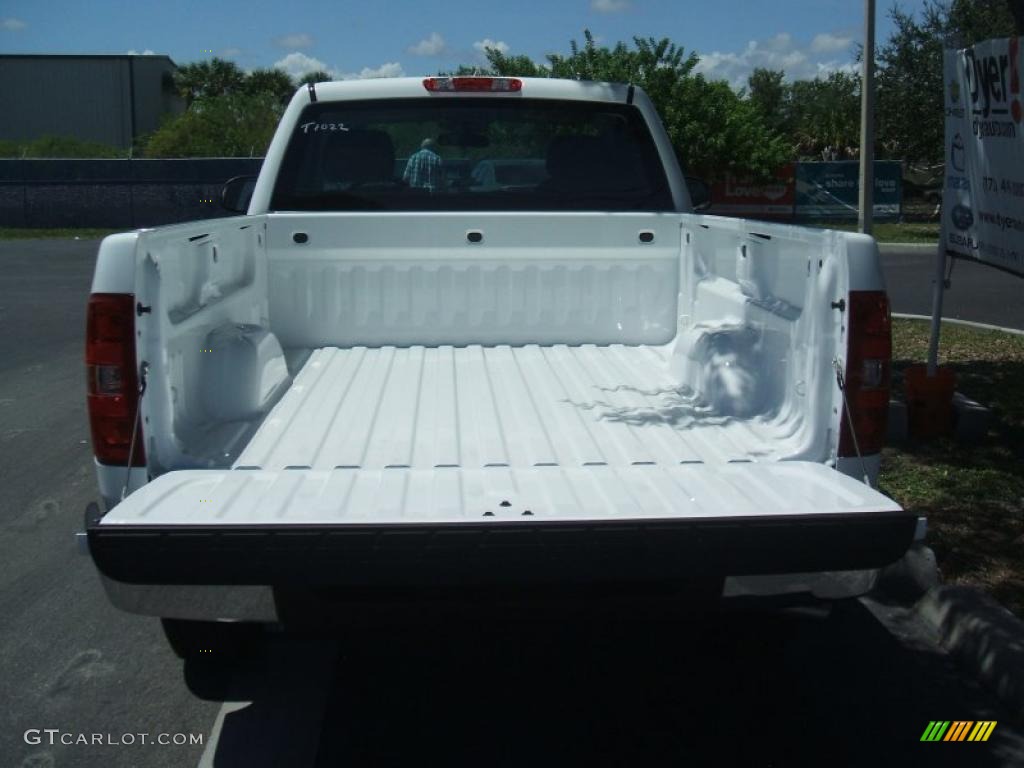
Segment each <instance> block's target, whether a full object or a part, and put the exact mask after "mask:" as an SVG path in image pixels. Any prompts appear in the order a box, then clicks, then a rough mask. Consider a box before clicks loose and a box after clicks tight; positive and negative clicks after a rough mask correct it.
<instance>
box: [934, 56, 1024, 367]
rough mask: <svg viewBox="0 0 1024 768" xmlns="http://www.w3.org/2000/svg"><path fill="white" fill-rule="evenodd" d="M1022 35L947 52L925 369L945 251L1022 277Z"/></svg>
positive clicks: (936, 325)
mask: <svg viewBox="0 0 1024 768" xmlns="http://www.w3.org/2000/svg"><path fill="white" fill-rule="evenodd" d="M1022 48H1024V46H1022V45H1021V38H1019V37H1013V38H1006V39H1001V40H987V41H985V42H984V43H978V44H977V45H975V46H973V47H971V48H964V49H961V50H947V51H946V53H945V66H944V81H945V92H946V178H945V185H944V187H945V191H944V193H943V197H942V234H941V239H940V242H939V252H938V254H937V257H936V273H935V289H934V292H933V307H932V338H931V344H930V346H929V350H928V373H929V375H934V372H935V364H936V360H937V358H938V344H939V320H940V318H941V315H942V292H943V288H944V283H945V274H944V273H945V264H946V257H947V256H949V257H951V258H955V259H970V260H972V261H978V262H982V263H984V264H989V265H991V266H993V267H998V268H999V269H1002V270H1005V271H1007V272H1011V273H1013V274H1016V275H1020V276H1024V122H1022V121H1024V93H1022V87H1024V61H1022V57H1021V49H1022Z"/></svg>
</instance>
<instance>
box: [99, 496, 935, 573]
mask: <svg viewBox="0 0 1024 768" xmlns="http://www.w3.org/2000/svg"><path fill="white" fill-rule="evenodd" d="M916 522H917V518H916V516H915V515H912V514H908V513H906V512H882V513H866V514H849V515H842V514H833V515H818V516H813V517H812V516H801V517H788V518H781V517H780V518H717V519H700V520H694V519H689V520H622V521H608V520H602V521H599V522H595V521H580V522H571V521H563V522H557V521H550V522H549V521H530V522H525V521H524V522H504V521H493V522H487V523H476V522H474V523H444V524H388V525H362V524H344V525H315V526H310V525H305V526H302V525H265V526H244V527H243V526H220V527H213V526H146V525H103V524H102V523H99V522H93V523H92V524H90V525H89V526H88V529H87V533H88V537H89V548H90V551H91V553H92V557H93V559H94V561H95V562H96V565H97V567H98V568H99V570H100V571H101V572H102V573H103V574H104V575H105V576H107V577H109V578H111V579H114V580H115V581H120V582H125V583H129V584H189V585H197V584H223V585H241V584H259V585H271V586H284V585H323V586H399V587H400V586H409V585H416V586H429V585H451V584H481V585H484V584H543V583H567V582H568V583H593V582H602V581H624V580H626V581H629V580H636V581H649V580H660V579H674V578H692V577H693V576H694V575H695V574H711V573H717V574H721V575H743V574H766V573H804V572H815V571H839V570H858V569H866V568H879V567H882V566H885V565H888V564H889V563H891V562H894V561H895V560H898V559H899V558H900V557H901V556H902V555H903V553H904V552H906V550H907V548H908V547H909V546H910V544H911V541H912V539H913V535H914V530H915V526H916Z"/></svg>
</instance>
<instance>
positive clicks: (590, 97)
mask: <svg viewBox="0 0 1024 768" xmlns="http://www.w3.org/2000/svg"><path fill="white" fill-rule="evenodd" d="M629 91H630V89H629V88H628V87H627V86H620V85H609V84H596V83H580V82H567V81H553V80H531V79H525V80H524V81H523V90H522V94H521V96H510V95H508V94H494V95H489V96H488V98H495V99H509V98H520V97H530V98H544V99H547V98H551V99H562V100H566V99H568V100H580V101H605V102H614V103H620V104H621V103H625V102H626V99H627V96H628V94H629ZM316 94H317V100H318V101H320V102H331V101H345V100H366V99H374V100H376V99H390V98H394V99H406V98H422V99H426V98H434V99H447V98H456V99H457V98H460V95H459V94H428V93H427V92H426V91H425V89H424V88H423V85H422V81H421V80H419V79H411V78H406V79H396V80H388V81H372V82H370V81H364V82H359V81H353V82H345V83H325V84H318V85H317V86H316ZM473 96H474V97H479V96H480V94H473ZM633 103H634V105H635V106H636V108H637V109H638V110H640V112H641V113H642V114H643V116H644V118H645V120H646V122H647V124H648V126H649V127H650V130H651V132H652V135H653V137H654V141H655V144H656V147H657V151H658V154H659V156H660V158H661V161H662V164H663V165H664V168H665V171H666V175H667V178H668V182H669V186H670V189H671V193H672V199H673V204H674V208H675V210H672V211H665V212H660V213H645V212H636V213H585V212H571V211H570V212H551V213H537V212H522V211H520V212H473V211H463V212H429V213H424V212H419V213H413V212H386V211H385V212H377V211H363V212H351V211H346V212H333V211H332V212H281V213H278V212H274V211H271V210H270V200H271V196H272V192H273V186H274V183H275V180H276V177H277V174H278V172H279V169H280V165H281V162H282V158H283V156H284V152H285V149H286V146H287V144H288V141H289V140H290V138H291V136H292V134H293V132H294V130H295V129H296V124H297V122H298V120H299V117H300V115H301V113H302V111H303V109H304V108H305V107H306V106H308V105H309V104H310V93H309V89H307V88H305V87H303V88H301V89H300V90H299V91H298V92H297V93H296V95H295V96H294V98H293V99H292V101H291V103H290V104H289V106H288V108H287V110H286V112H285V115H284V117H283V119H282V121H281V124H280V126H279V128H278V131H277V133H276V134H275V137H274V140H273V142H272V143H271V146H270V149H269V151H268V153H267V157H266V160H265V162H264V165H263V168H262V171H261V173H260V176H259V180H258V182H257V184H256V187H255V191H254V194H253V198H252V201H251V204H250V208H249V212H248V215H246V216H238V217H232V218H226V219H216V220H209V221H200V222H191V223H186V224H181V225H175V226H171V227H161V228H158V229H153V230H142V231H139V232H136V233H127V234H123V235H115V236H112V237H109V238H107V239H105V240H104V242H103V244H102V245H101V248H100V254H99V259H98V262H97V268H96V275H95V277H94V281H93V291H94V292H108V293H132V294H135V296H136V298H137V300H138V301H140V302H141V303H143V304H145V305H147V306H150V307H151V308H152V310H151V312H149V313H148V314H145V315H143V316H141V317H138V318H136V327H137V338H138V343H137V349H136V351H137V357H138V359H139V360H140V361H141V360H145V361H146V362H147V363H148V365H149V380H148V387H147V390H146V394H145V396H144V397H143V399H142V417H143V428H142V431H143V434H144V440H145V450H146V456H147V462H148V467H147V468H146V469H145V470H141V469H137V470H133V472H132V473H131V481H132V482H131V486H130V490H134V489H135V488H136V487H137V486H138V485H139V484H141V483H143V482H144V481H145V479H146V477H147V476H148V477H149V478H153V479H155V482H151V483H150V484H149V485H148V486H145V487H143V488H142V490H141V491H137V492H135V493H132V494H131V495H130V496H129V497H128V498H127V499H126V500H125V501H124V502H123V503H120V504H117V501H118V499H117V498H112V497H111V495H112V494H113V493H119V490H120V487H121V486H119V485H118V480H117V478H118V470H120V478H121V482H122V483H123V478H124V477H125V476H126V473H125V470H124V468H109V467H102V466H98V468H97V470H98V473H99V476H100V486H101V491H102V493H103V496H104V499H105V500H106V502H107V505H108V507H110V506H113V505H114V504H117V505H116V506H115V507H114V511H113V512H111V513H110V514H109V515H108V516H107V517H106V518H104V520H103V521H101V523H100V524H99V526H98V528H99V529H100V530H101V531H102V530H103V529H104V528H107V529H108V530H110V529H112V528H115V527H116V528H118V529H125V528H127V529H130V528H131V527H132V526H133V525H141V526H153V525H156V526H161V525H163V526H171V527H172V528H173V527H174V526H176V525H182V524H185V525H190V526H199V527H200V528H203V527H206V528H209V529H210V530H214V529H216V530H217V531H221V532H223V531H230V530H231V528H232V527H233V526H234V527H238V526H251V525H256V526H259V525H264V524H268V521H273V522H274V524H275V525H277V526H282V525H284V526H287V525H291V524H302V525H307V526H308V525H327V524H330V525H342V526H343V525H346V524H350V523H358V524H359V525H371V526H377V527H378V528H379V529H380V530H381V531H383V530H386V529H387V526H388V525H392V524H397V523H411V524H415V525H421V524H422V525H428V524H429V525H437V524H445V525H459V524H460V521H462V520H465V519H468V517H469V516H472V517H473V518H474V519H476V516H477V515H478V514H480V513H482V512H483V511H484V510H485V508H487V509H490V508H491V506H492V505H493V504H497V505H498V509H499V511H500V509H501V505H500V502H501V501H506V502H508V503H509V504H512V503H513V500H516V503H517V504H518V502H519V501H520V500H521V501H522V502H523V503H522V504H519V506H524V505H528V506H526V507H525V508H526V509H530V510H531V514H532V509H534V508H536V509H538V510H542V512H541V513H540V515H541V516H542V517H543V518H544V519H547V520H563V521H568V522H572V523H580V522H585V523H587V524H592V525H594V526H596V527H598V528H599V527H600V526H601V524H602V521H606V520H610V519H615V518H623V519H626V520H641V521H647V522H651V521H666V522H670V521H678V520H685V519H693V520H714V519H718V520H724V519H730V520H736V521H739V523H738V524H744V521H751V520H754V519H757V518H758V517H760V518H763V519H765V520H768V519H769V518H770V520H771V521H783V520H799V519H800V518H804V517H806V518H809V519H810V518H814V519H820V518H822V517H832V518H835V519H842V518H843V516H844V515H853V514H855V515H867V516H868V517H869V518H870V517H871V516H883V517H884V516H886V515H894V514H898V513H899V512H900V510H899V508H898V507H897V506H896V505H894V504H893V502H891V500H889V499H886V498H885V497H883V496H882V495H881V494H879V493H877V491H874V490H872V489H870V488H868V487H866V486H863V485H859V486H858V485H856V484H855V483H853V481H852V480H850V479H849V478H848V477H844V476H842V475H840V473H839V472H836V471H835V470H833V469H831V468H830V467H834V466H836V464H837V459H836V448H837V444H838V434H839V426H840V415H841V410H842V399H841V394H840V393H839V390H838V387H837V385H836V379H835V374H834V370H833V360H834V359H838V360H839V361H840V363H841V364H845V357H846V352H845V350H846V348H847V344H848V334H849V329H848V328H847V327H846V324H845V322H844V315H843V313H841V312H838V311H836V309H835V308H834V307H833V302H836V301H837V300H838V299H841V298H843V297H846V296H847V295H848V294H849V292H850V291H863V290H882V289H883V287H884V286H883V281H882V274H881V267H880V263H879V258H878V249H877V246H876V245H875V242H874V241H873V240H872V239H871V238H870V237H866V236H861V235H852V234H847V233H840V232H832V231H821V230H812V229H807V228H802V227H795V226H789V225H781V224H772V223H762V222H752V221H744V220H738V219H729V218H721V217H716V216H704V215H699V214H695V213H693V212H692V211H691V206H690V202H689V197H688V194H687V192H686V188H685V182H684V178H683V175H682V171H681V170H680V168H679V166H678V163H677V162H676V159H675V156H674V153H673V150H672V147H671V145H670V143H669V141H668V137H667V135H666V134H665V131H664V129H663V128H662V125H661V123H660V120H659V119H658V117H657V114H656V112H655V110H654V107H653V105H652V104H651V102H650V100H649V99H648V97H647V96H646V94H644V93H643V91H642V90H641V89H633ZM469 232H474V233H478V234H479V235H480V237H479V238H478V239H477V240H476V241H471V240H468V238H467V233H469ZM300 233H301V235H302V237H300V238H297V237H296V235H297V234H300ZM641 234H643V235H644V236H643V237H641V236H640V235H641ZM225 345H228V346H229V347H230V349H229V350H227V351H228V352H230V355H229V357H230V360H228V359H227V358H225V359H224V360H219V359H218V360H214V358H213V357H212V356H215V355H217V354H218V351H220V352H225V350H226V349H227V348H226V347H225ZM838 464H839V468H840V469H841V470H842V471H843V472H844V473H848V474H850V475H852V476H854V477H858V478H859V477H860V476H861V475H862V472H861V470H862V464H861V462H859V461H856V462H854V461H851V460H848V459H843V460H839V461H838ZM877 466H878V463H877V457H868V459H867V467H868V474H869V475H872V476H874V475H876V474H877ZM794 494H795V495H794ZM517 508H518V507H517ZM182 567H183V568H187V567H188V564H185V563H183V564H182ZM726 575H728V574H726ZM750 578H751V577H747V580H748V582H749V579H750ZM808 578H809V577H807V578H805V575H804V574H801V578H800V583H801V584H803V583H805V582H806V581H808ZM108 581H110V580H109V579H108ZM871 581H872V579H871V578H870V577H866V578H858V579H855V580H853V581H849V582H845V583H857V584H861V585H865V584H867V585H869V584H870V583H871ZM765 583H766V584H769V583H774V582H765ZM250 586H251V585H250ZM191 588H193V589H194V588H196V587H195V586H194V585H193V587H191ZM865 588H866V587H865ZM145 589H149V590H150V591H149V592H145V590H143V592H138V591H137V590H133V588H131V587H130V586H127V585H125V584H120V585H119V586H118V587H117V588H116V589H114V588H113V587H111V595H112V597H113V596H114V595H115V594H116V595H117V597H116V599H117V601H118V604H119V605H121V606H123V607H126V608H127V609H128V610H134V611H138V612H143V613H156V614H160V613H161V607H160V606H161V604H163V605H164V606H170V605H171V604H174V605H177V606H179V607H177V608H174V609H173V611H172V609H171V608H169V607H168V608H166V612H165V613H164V615H179V616H181V615H188V616H190V617H192V618H231V619H245V618H251V619H262V618H264V617H265V611H263V609H260V611H256V612H254V613H247V609H245V608H244V607H238V608H237V609H233V608H232V607H231V598H230V597H228V598H225V599H226V600H227V602H224V600H220V598H218V602H217V603H216V604H217V605H218V606H219V607H217V608H216V615H208V616H207V615H203V614H202V613H201V612H200V613H199V614H198V615H197V613H196V612H194V611H191V610H188V611H184V609H182V608H180V602H181V601H180V599H179V598H180V595H181V594H184V593H183V592H180V591H176V590H175V588H174V587H169V586H166V585H164V586H160V585H153V584H151V585H148V586H146V587H145ZM766 589H767V590H768V591H771V590H772V589H774V588H773V587H766ZM129 593H130V594H129ZM830 594H831V593H830ZM176 595H177V596H176ZM211 610H214V609H211ZM183 611H184V612H183ZM261 611H262V612H261Z"/></svg>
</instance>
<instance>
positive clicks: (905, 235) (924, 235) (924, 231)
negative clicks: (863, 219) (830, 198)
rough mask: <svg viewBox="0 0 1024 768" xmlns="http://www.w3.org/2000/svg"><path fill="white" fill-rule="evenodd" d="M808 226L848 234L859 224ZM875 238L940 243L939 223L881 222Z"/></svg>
mask: <svg viewBox="0 0 1024 768" xmlns="http://www.w3.org/2000/svg"><path fill="white" fill-rule="evenodd" d="M807 224H808V225H810V226H816V227H822V228H825V229H841V230H844V231H846V232H856V231H857V222H855V221H829V222H821V223H820V224H811V222H807ZM874 236H875V239H876V240H877V241H878V242H880V243H938V242H939V223H938V222H928V221H908V222H895V221H887V222H881V223H876V224H875V227H874Z"/></svg>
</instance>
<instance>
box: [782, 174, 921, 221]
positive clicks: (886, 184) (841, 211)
mask: <svg viewBox="0 0 1024 768" xmlns="http://www.w3.org/2000/svg"><path fill="white" fill-rule="evenodd" d="M859 197H860V163H859V162H857V161H856V160H845V161H838V162H828V163H798V164H797V166H796V215H797V218H811V219H847V218H854V219H855V218H857V209H858V206H859V203H860V201H859ZM902 200H903V170H902V165H901V164H900V163H899V162H898V161H892V160H876V161H875V204H874V215H875V218H879V219H886V218H896V217H898V216H899V215H900V205H901V202H902Z"/></svg>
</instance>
